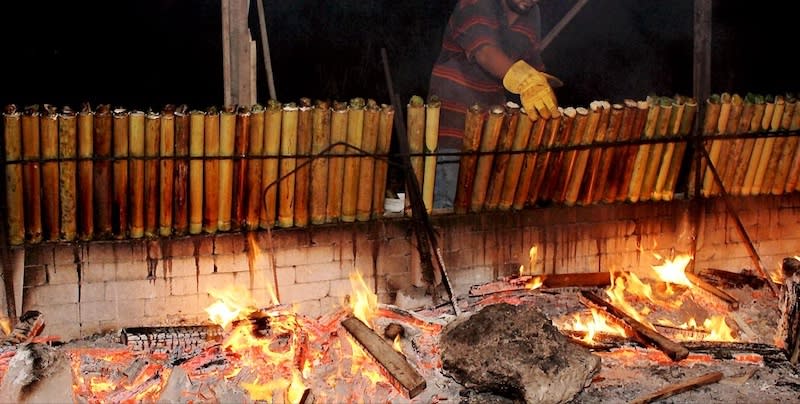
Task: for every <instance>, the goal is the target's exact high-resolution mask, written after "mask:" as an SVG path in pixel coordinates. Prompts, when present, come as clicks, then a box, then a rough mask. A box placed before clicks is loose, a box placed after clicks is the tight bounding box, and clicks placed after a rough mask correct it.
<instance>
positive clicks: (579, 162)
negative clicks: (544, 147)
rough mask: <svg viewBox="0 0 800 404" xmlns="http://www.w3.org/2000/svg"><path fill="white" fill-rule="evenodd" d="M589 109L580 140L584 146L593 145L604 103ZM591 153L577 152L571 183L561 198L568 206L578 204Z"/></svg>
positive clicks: (591, 105)
mask: <svg viewBox="0 0 800 404" xmlns="http://www.w3.org/2000/svg"><path fill="white" fill-rule="evenodd" d="M589 108H590V110H588V111H587V112H588V114H589V116H588V119H587V121H586V126H585V129H584V130H583V131H582V132H583V134H582V135H581V138H580V144H582V145H588V144H590V143H592V141H593V140H594V137H595V135H596V134H597V128H598V125H599V124H600V117H601V115H602V102H598V101H595V102H592V103H590V104H589ZM589 153H590V151H589V149H585V150H580V151H576V154H575V163H574V165H573V168H572V172H571V173H570V176H569V182H568V183H567V184H566V188H564V196H563V197H562V198H561V200H562V201H563V202H564V203H565V204H566V205H567V206H573V205H575V204H576V203H577V202H578V194H579V192H580V190H581V184H582V183H583V179H584V172H585V171H586V165H587V164H588V163H589Z"/></svg>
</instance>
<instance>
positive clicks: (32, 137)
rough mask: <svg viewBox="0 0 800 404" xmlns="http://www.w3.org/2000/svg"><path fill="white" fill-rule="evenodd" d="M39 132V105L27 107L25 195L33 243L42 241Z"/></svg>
mask: <svg viewBox="0 0 800 404" xmlns="http://www.w3.org/2000/svg"><path fill="white" fill-rule="evenodd" d="M40 140H41V138H40V133H39V106H38V105H33V106H29V107H27V108H26V109H25V113H24V114H23V115H22V158H23V160H25V163H24V165H23V171H22V175H23V183H22V186H23V196H24V199H25V225H26V231H25V233H26V238H27V239H28V241H30V242H32V243H38V242H40V241H42V194H41V166H40V165H39V159H40V157H41V154H40Z"/></svg>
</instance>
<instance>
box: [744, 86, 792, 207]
mask: <svg viewBox="0 0 800 404" xmlns="http://www.w3.org/2000/svg"><path fill="white" fill-rule="evenodd" d="M785 106H786V103H785V100H784V99H783V96H782V95H777V96H774V97H773V96H767V106H766V108H765V109H764V119H763V120H762V121H761V127H762V129H763V128H767V129H768V130H769V131H771V132H773V131H776V130H778V129H780V126H781V118H782V116H783V110H784V109H785ZM775 140H776V138H775V137H767V138H765V140H764V148H763V149H762V150H761V157H760V158H759V160H758V168H756V175H755V178H754V179H753V191H752V194H753V195H760V194H761V193H762V192H764V190H765V189H766V187H765V185H764V181H765V179H766V177H767V167H768V166H769V161H770V157H771V156H772V150H773V149H774V148H775Z"/></svg>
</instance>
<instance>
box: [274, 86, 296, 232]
mask: <svg viewBox="0 0 800 404" xmlns="http://www.w3.org/2000/svg"><path fill="white" fill-rule="evenodd" d="M297 115H298V108H297V104H295V103H293V102H290V103H288V104H286V105H284V106H283V117H282V118H281V163H280V178H281V180H280V184H279V188H278V197H279V198H280V202H279V203H278V226H280V227H292V226H294V185H295V175H294V169H295V167H296V166H297V160H296V157H295V155H296V154H297Z"/></svg>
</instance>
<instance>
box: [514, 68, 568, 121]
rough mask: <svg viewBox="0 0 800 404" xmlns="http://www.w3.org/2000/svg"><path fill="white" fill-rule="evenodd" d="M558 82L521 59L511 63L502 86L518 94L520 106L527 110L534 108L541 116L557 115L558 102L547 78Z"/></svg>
mask: <svg viewBox="0 0 800 404" xmlns="http://www.w3.org/2000/svg"><path fill="white" fill-rule="evenodd" d="M551 77H552V79H553V80H554V82H560V80H558V79H556V78H555V77H553V76H550V75H548V74H546V73H542V72H540V71H538V70H536V69H534V68H533V67H532V66H531V65H529V64H528V63H526V62H525V61H523V60H519V61H517V62H515V63H514V64H513V65H511V68H509V69H508V71H507V72H506V74H505V76H503V86H504V87H505V88H506V89H507V90H508V91H510V92H512V93H514V94H519V98H520V101H522V106H523V107H524V108H525V109H526V110H527V111H531V110H534V109H535V110H536V111H538V112H539V115H541V116H542V117H543V118H550V117H551V116H557V115H558V103H557V102H556V96H555V94H554V93H553V89H552V88H551V87H550V84H548V78H551Z"/></svg>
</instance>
